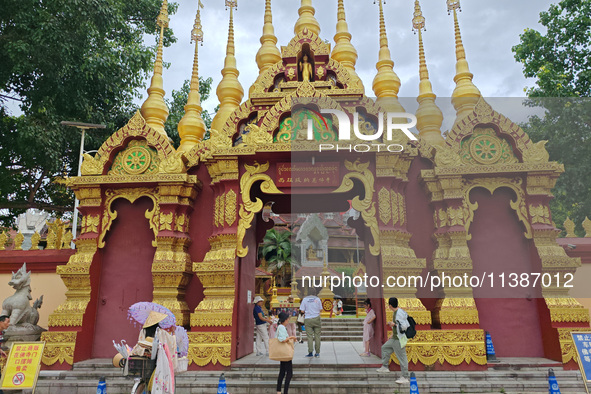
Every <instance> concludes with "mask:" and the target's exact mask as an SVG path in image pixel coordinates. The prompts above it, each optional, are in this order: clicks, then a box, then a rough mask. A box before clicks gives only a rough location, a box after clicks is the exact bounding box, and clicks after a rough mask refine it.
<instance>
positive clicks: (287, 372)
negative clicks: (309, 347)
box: [275, 312, 297, 394]
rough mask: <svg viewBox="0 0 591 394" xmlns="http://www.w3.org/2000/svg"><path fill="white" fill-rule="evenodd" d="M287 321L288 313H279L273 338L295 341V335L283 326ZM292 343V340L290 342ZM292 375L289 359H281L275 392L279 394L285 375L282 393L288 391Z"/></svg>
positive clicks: (282, 340)
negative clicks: (291, 335) (289, 334)
mask: <svg viewBox="0 0 591 394" xmlns="http://www.w3.org/2000/svg"><path fill="white" fill-rule="evenodd" d="M288 322H289V314H287V313H285V312H281V313H279V324H278V326H277V333H276V334H277V335H276V337H275V338H277V340H278V341H279V342H286V341H297V338H296V337H290V336H288V334H287V328H286V327H285V326H286V325H287V323H288ZM292 345H293V342H292ZM292 375H293V365H292V363H291V360H289V361H281V364H280V367H279V376H278V377H277V394H281V384H282V383H283V378H284V377H285V391H284V393H285V394H287V392H288V391H289V382H290V381H291V376H292Z"/></svg>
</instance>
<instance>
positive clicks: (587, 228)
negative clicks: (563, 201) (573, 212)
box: [583, 216, 591, 238]
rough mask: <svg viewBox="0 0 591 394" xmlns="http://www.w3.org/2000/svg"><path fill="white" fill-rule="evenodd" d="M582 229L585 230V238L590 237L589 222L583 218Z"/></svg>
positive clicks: (590, 221) (590, 225)
mask: <svg viewBox="0 0 591 394" xmlns="http://www.w3.org/2000/svg"><path fill="white" fill-rule="evenodd" d="M583 229H584V230H585V238H590V237H591V220H589V218H588V217H586V216H585V220H583Z"/></svg>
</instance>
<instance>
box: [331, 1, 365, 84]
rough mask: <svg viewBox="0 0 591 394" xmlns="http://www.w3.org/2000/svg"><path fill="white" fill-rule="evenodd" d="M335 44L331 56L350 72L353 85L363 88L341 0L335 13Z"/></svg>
mask: <svg viewBox="0 0 591 394" xmlns="http://www.w3.org/2000/svg"><path fill="white" fill-rule="evenodd" d="M334 41H335V46H334V49H333V50H332V54H331V58H333V59H334V60H336V61H337V62H340V63H341V64H342V65H343V67H345V68H346V69H347V71H349V74H351V77H352V81H353V85H354V86H353V87H355V88H359V89H363V82H361V78H359V76H358V75H357V72H356V71H355V64H356V63H357V50H356V49H355V47H354V46H353V44H351V33H349V26H348V25H347V19H346V16H345V5H344V2H343V0H339V2H338V13H337V32H336V34H335V35H334Z"/></svg>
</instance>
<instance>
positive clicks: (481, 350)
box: [391, 330, 486, 366]
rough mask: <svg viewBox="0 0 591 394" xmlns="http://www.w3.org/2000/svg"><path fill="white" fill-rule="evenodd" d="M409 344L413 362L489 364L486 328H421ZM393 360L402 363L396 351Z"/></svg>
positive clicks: (408, 347) (408, 353) (410, 359)
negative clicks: (487, 359) (485, 336)
mask: <svg viewBox="0 0 591 394" xmlns="http://www.w3.org/2000/svg"><path fill="white" fill-rule="evenodd" d="M406 348H407V356H408V361H409V362H412V363H414V364H419V363H420V364H423V365H433V364H435V363H440V364H443V363H444V362H447V363H449V364H451V365H454V366H455V365H460V364H461V363H463V362H465V363H466V364H471V363H472V362H474V363H476V364H478V365H486V345H485V340H484V331H483V330H418V331H417V335H416V336H415V337H414V338H413V339H411V340H409V341H408V344H407V345H406ZM391 360H392V361H393V362H395V363H396V364H399V362H398V359H397V358H396V355H395V354H394V353H392V358H391Z"/></svg>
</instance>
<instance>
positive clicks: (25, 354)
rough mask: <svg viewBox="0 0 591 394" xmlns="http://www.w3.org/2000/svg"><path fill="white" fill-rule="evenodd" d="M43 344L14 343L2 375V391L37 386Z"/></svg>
mask: <svg viewBox="0 0 591 394" xmlns="http://www.w3.org/2000/svg"><path fill="white" fill-rule="evenodd" d="M44 347H45V342H15V343H13V344H12V347H11V348H10V353H9V354H8V360H7V361H6V366H5V367H4V373H3V374H2V385H1V386H0V387H1V388H2V389H3V390H25V389H33V392H35V386H36V385H37V377H38V376H39V370H40V369H41V368H40V363H41V356H42V355H43V348H44Z"/></svg>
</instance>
